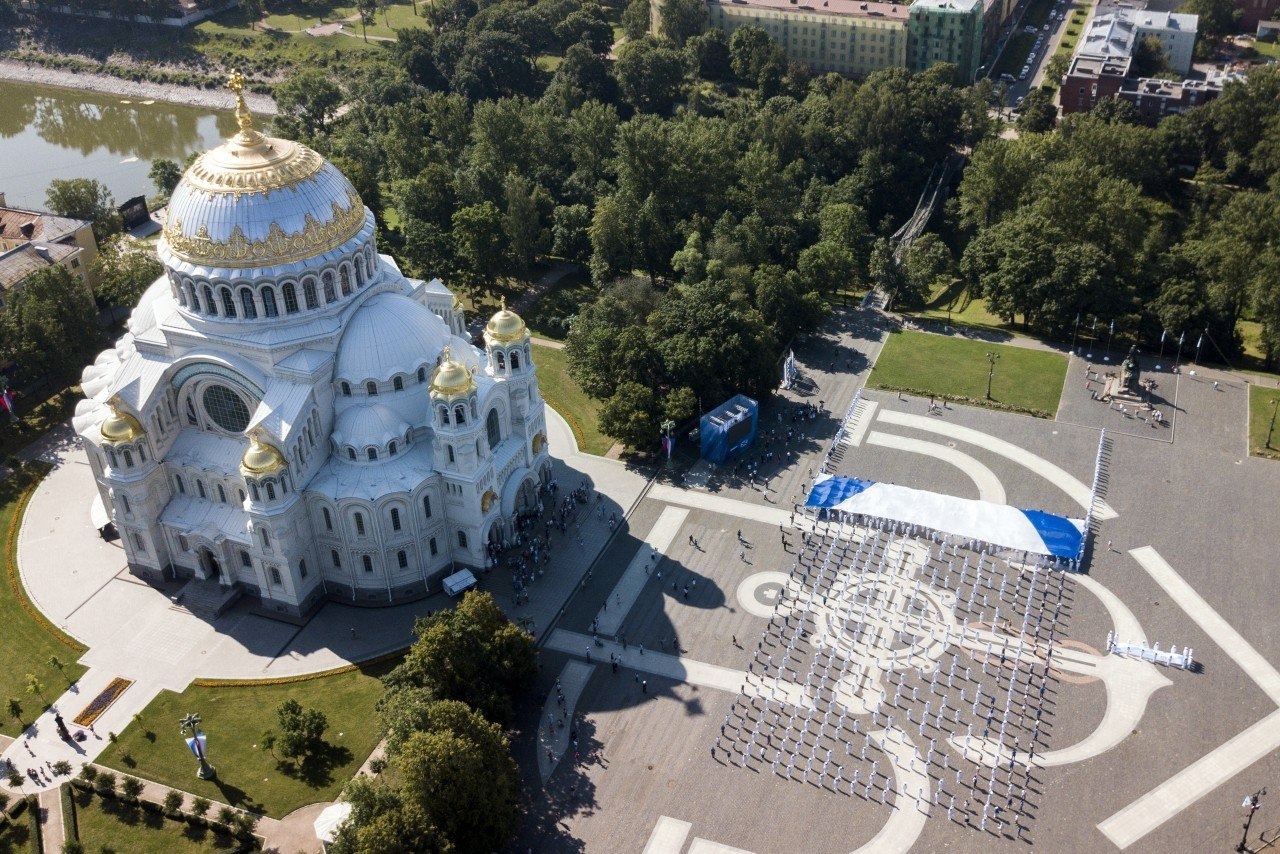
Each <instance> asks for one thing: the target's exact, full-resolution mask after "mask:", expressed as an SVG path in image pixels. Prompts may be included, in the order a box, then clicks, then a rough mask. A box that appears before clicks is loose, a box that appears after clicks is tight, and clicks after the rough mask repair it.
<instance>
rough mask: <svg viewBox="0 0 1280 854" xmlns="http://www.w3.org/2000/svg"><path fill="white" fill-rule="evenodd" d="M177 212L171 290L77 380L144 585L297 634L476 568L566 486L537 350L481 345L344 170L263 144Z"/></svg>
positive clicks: (96, 465) (246, 120) (194, 180)
mask: <svg viewBox="0 0 1280 854" xmlns="http://www.w3.org/2000/svg"><path fill="white" fill-rule="evenodd" d="M236 117H237V120H238V122H239V126H240V130H239V132H238V133H237V134H236V135H235V136H234V137H233V138H232V139H230V140H228V141H227V142H226V143H225V144H223V145H222V146H220V147H218V148H216V149H214V150H212V151H209V152H206V153H205V154H203V155H201V156H200V157H199V159H197V160H196V161H195V162H194V163H193V164H192V165H191V167H190V168H189V169H188V170H187V172H186V174H185V175H184V176H183V178H182V181H181V183H180V184H179V185H178V187H177V188H176V189H175V190H174V193H173V197H172V200H171V202H170V204H169V210H168V217H167V220H166V224H165V227H164V231H163V235H162V238H161V240H160V242H159V248H158V253H159V257H160V260H161V262H162V263H163V265H164V270H165V272H164V275H163V276H162V277H161V278H160V279H158V280H157V281H156V282H155V283H154V284H153V285H152V286H151V287H150V288H149V289H148V290H147V292H146V294H145V295H144V296H143V298H142V300H141V301H140V302H139V304H138V307H137V308H136V309H135V310H134V312H133V314H132V316H131V317H130V319H129V323H128V330H127V333H126V334H125V335H124V336H123V337H121V338H120V340H119V341H117V342H116V344H115V346H114V347H113V348H111V349H109V350H106V351H104V352H103V353H101V354H100V355H99V356H98V357H97V359H96V360H95V361H94V363H93V364H92V365H90V366H89V367H88V368H86V369H85V372H84V376H83V380H82V383H83V389H84V393H85V396H86V398H87V399H86V400H84V401H82V402H81V403H80V404H79V405H78V406H77V408H76V416H75V419H74V425H75V429H76V432H77V433H78V434H79V435H80V437H81V438H82V439H83V440H84V441H83V444H84V447H85V453H86V455H87V456H88V460H89V465H90V466H91V467H92V470H93V473H94V476H95V479H96V481H97V484H98V490H99V493H100V500H101V502H102V507H100V508H99V513H101V512H102V511H103V510H105V514H106V517H107V518H109V519H110V520H111V521H112V522H113V523H114V525H115V528H116V529H117V531H118V532H119V534H120V537H121V540H122V544H123V547H124V550H125V554H126V555H127V558H128V563H129V567H130V569H131V570H132V571H133V572H135V573H138V574H139V575H142V576H144V577H153V578H166V579H192V580H193V581H192V582H190V584H191V586H192V587H195V588H200V589H202V590H206V591H207V590H213V591H215V592H216V593H219V594H221V596H222V599H223V601H229V600H230V599H232V598H234V597H235V596H238V595H246V596H252V597H256V599H257V600H258V603H259V604H260V606H261V610H262V611H264V612H265V613H268V614H278V615H281V616H283V617H285V618H297V617H300V616H305V615H307V614H309V613H310V612H312V611H314V610H315V609H316V608H317V607H318V606H319V605H320V604H321V603H322V602H323V601H325V600H326V599H331V600H334V601H341V602H347V603H349V604H359V605H368V606H377V605H390V604H397V603H401V602H405V601H408V600H411V599H414V598H419V597H422V596H424V595H427V594H429V593H432V592H434V591H435V590H437V589H439V588H440V586H441V581H442V579H443V578H445V577H446V576H448V575H450V574H451V573H453V572H454V571H456V570H458V569H463V568H479V567H482V566H484V565H485V564H486V562H487V561H488V559H489V557H488V556H489V548H490V545H491V544H494V545H496V544H499V543H503V542H506V541H510V540H513V539H514V532H515V526H516V522H517V519H518V518H519V515H520V514H521V513H525V512H531V511H533V510H535V509H536V508H537V505H538V501H539V493H540V490H541V489H542V488H543V487H544V486H545V484H546V483H547V482H548V480H549V478H550V474H551V465H550V460H549V458H548V454H547V440H546V420H545V405H544V403H543V400H542V397H541V396H540V395H539V393H538V381H537V378H536V376H535V375H534V364H533V359H532V353H531V352H530V341H529V331H528V329H527V328H526V327H525V324H524V322H523V321H522V320H521V319H520V317H519V316H518V315H516V314H515V313H514V312H511V311H508V310H506V309H505V308H504V309H503V310H501V311H499V312H498V313H497V314H495V315H494V316H493V317H492V319H490V320H489V322H488V323H487V324H486V326H485V327H484V345H485V346H484V349H483V350H481V349H479V348H477V347H475V346H473V345H472V343H471V340H470V337H469V335H468V333H467V329H466V324H465V320H464V317H463V312H462V305H461V303H460V302H459V301H458V300H457V299H456V298H455V297H454V295H453V294H452V293H451V292H450V291H449V290H448V289H447V288H446V287H445V286H444V285H443V284H442V283H441V282H440V281H439V280H438V279H436V280H433V281H430V282H422V281H418V280H414V279H409V278H406V277H405V276H404V275H403V274H402V273H401V272H400V270H399V269H398V267H397V266H396V264H395V262H394V261H393V260H392V259H391V258H390V257H388V256H385V255H379V254H378V252H377V247H376V245H375V232H376V229H375V225H374V217H373V213H372V212H371V211H369V210H368V209H367V208H366V207H365V206H364V204H363V203H362V202H361V200H360V197H359V196H358V195H357V194H356V191H355V189H354V188H353V187H352V185H351V183H350V182H349V181H348V180H347V179H346V177H344V176H343V175H342V173H341V172H339V171H338V170H337V169H336V168H335V167H334V166H333V165H332V164H331V163H329V162H328V161H326V160H325V159H324V158H322V157H321V156H320V155H319V154H317V153H316V152H315V151H312V150H311V149H309V148H307V147H306V146H303V145H300V144H298V143H296V142H291V141H288V140H283V139H275V138H272V137H269V136H266V135H264V134H263V133H261V132H260V131H258V130H257V129H256V128H255V127H254V124H253V119H252V117H251V116H250V114H249V111H248V109H247V107H246V106H245V104H244V99H243V97H241V99H240V102H239V107H238V108H237V111H236Z"/></svg>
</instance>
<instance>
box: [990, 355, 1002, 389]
mask: <svg viewBox="0 0 1280 854" xmlns="http://www.w3.org/2000/svg"><path fill="white" fill-rule="evenodd" d="M999 358H1000V354H999V353H988V354H987V364H988V365H989V368H988V370H987V400H991V381H992V380H993V379H995V376H996V359H999Z"/></svg>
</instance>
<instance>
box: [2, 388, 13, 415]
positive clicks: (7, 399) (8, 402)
mask: <svg viewBox="0 0 1280 854" xmlns="http://www.w3.org/2000/svg"><path fill="white" fill-rule="evenodd" d="M0 405H3V406H4V409H5V412H12V411H13V392H11V391H9V389H5V390H4V391H3V392H0Z"/></svg>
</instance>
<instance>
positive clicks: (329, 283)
mask: <svg viewBox="0 0 1280 854" xmlns="http://www.w3.org/2000/svg"><path fill="white" fill-rule="evenodd" d="M337 299H338V295H337V294H336V293H334V292H333V275H332V274H329V273H326V274H325V277H324V304H325V305H331V304H333V303H334V302H336V301H337Z"/></svg>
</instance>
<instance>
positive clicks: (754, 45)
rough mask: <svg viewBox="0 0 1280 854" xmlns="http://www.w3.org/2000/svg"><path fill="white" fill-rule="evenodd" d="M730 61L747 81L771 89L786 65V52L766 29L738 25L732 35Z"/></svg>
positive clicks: (740, 77) (735, 70) (736, 73)
mask: <svg viewBox="0 0 1280 854" xmlns="http://www.w3.org/2000/svg"><path fill="white" fill-rule="evenodd" d="M729 61H730V65H731V67H732V68H733V73H734V74H735V75H736V76H737V78H738V79H739V80H741V81H743V82H744V83H749V84H751V85H753V86H759V87H761V88H768V87H770V86H772V85H776V82H777V80H778V79H780V78H781V76H782V74H783V72H784V71H786V68H787V55H786V53H785V52H784V51H783V50H782V48H781V47H779V46H778V43H777V42H775V41H774V40H773V39H772V38H770V37H769V34H768V33H767V32H765V31H764V29H763V28H761V27H757V26H755V25H751V26H746V27H739V28H738V29H736V30H734V31H733V35H732V36H730V37H729Z"/></svg>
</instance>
